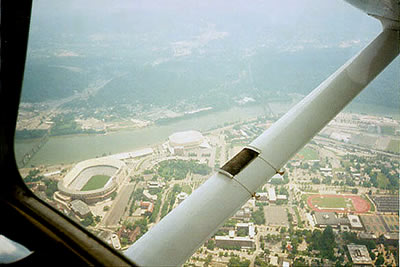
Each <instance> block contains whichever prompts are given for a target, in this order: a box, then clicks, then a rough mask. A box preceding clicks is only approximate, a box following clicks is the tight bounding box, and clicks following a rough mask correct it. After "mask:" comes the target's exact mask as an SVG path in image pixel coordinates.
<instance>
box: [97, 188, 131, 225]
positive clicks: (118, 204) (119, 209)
mask: <svg viewBox="0 0 400 267" xmlns="http://www.w3.org/2000/svg"><path fill="white" fill-rule="evenodd" d="M135 186H136V184H123V185H122V188H121V190H119V193H118V194H117V196H116V197H115V199H114V201H113V204H112V205H111V209H110V212H108V213H107V214H106V215H105V216H104V219H103V220H102V222H101V224H102V226H105V227H114V226H117V225H118V223H119V220H120V218H121V217H122V215H123V214H124V212H125V209H126V208H127V206H128V202H129V197H130V196H131V194H132V192H133V190H134V189H135Z"/></svg>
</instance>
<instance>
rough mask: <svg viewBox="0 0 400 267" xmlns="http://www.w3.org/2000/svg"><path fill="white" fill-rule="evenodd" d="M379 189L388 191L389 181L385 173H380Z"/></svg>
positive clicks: (378, 178)
mask: <svg viewBox="0 0 400 267" xmlns="http://www.w3.org/2000/svg"><path fill="white" fill-rule="evenodd" d="M377 180H378V187H379V188H382V189H386V188H387V186H388V185H389V183H390V182H389V179H388V178H387V177H386V175H384V174H383V173H381V172H380V173H378V177H377Z"/></svg>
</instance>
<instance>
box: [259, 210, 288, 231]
mask: <svg viewBox="0 0 400 267" xmlns="http://www.w3.org/2000/svg"><path fill="white" fill-rule="evenodd" d="M264 216H265V225H273V226H285V227H289V220H288V216H287V212H286V207H284V206H272V205H271V206H265V207H264Z"/></svg>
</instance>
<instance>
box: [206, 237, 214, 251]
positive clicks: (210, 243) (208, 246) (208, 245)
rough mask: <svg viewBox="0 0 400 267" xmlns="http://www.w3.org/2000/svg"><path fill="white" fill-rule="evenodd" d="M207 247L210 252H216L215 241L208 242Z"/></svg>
mask: <svg viewBox="0 0 400 267" xmlns="http://www.w3.org/2000/svg"><path fill="white" fill-rule="evenodd" d="M206 247H207V248H208V249H209V250H214V248H215V241H214V240H213V239H210V240H208V242H207V244H206Z"/></svg>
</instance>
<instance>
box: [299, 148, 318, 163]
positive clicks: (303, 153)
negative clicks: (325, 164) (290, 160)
mask: <svg viewBox="0 0 400 267" xmlns="http://www.w3.org/2000/svg"><path fill="white" fill-rule="evenodd" d="M295 159H301V160H317V159H319V157H318V153H317V151H315V150H314V149H312V148H310V147H305V148H303V149H302V150H300V151H299V152H298V153H297V154H296V156H295Z"/></svg>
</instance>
